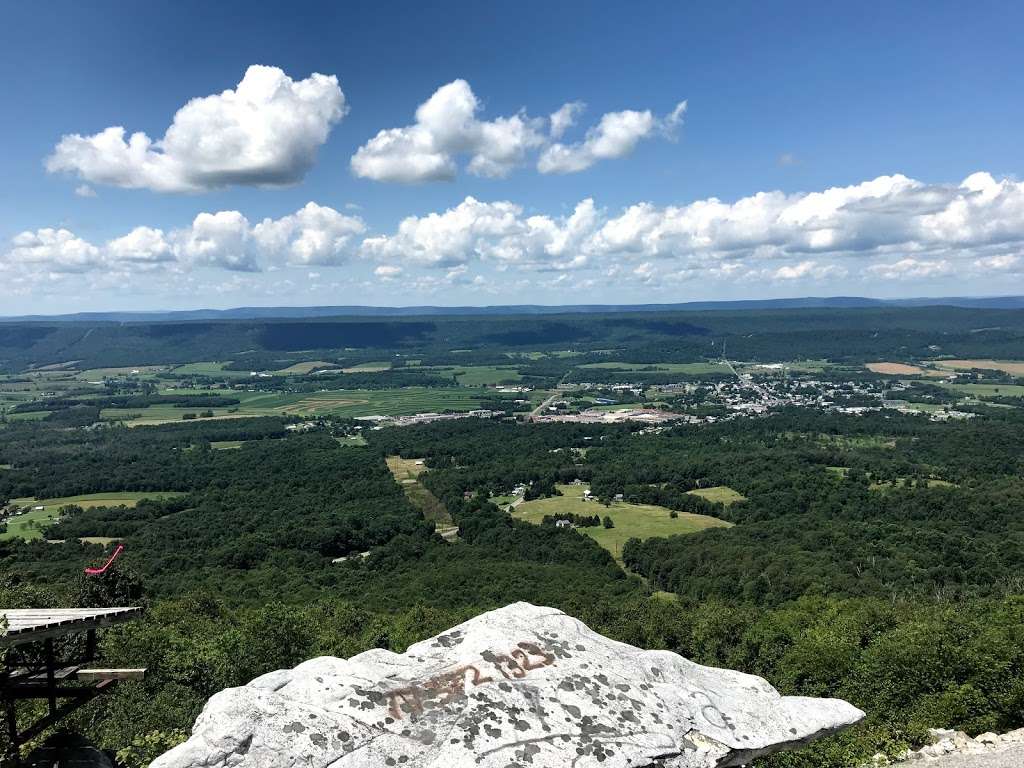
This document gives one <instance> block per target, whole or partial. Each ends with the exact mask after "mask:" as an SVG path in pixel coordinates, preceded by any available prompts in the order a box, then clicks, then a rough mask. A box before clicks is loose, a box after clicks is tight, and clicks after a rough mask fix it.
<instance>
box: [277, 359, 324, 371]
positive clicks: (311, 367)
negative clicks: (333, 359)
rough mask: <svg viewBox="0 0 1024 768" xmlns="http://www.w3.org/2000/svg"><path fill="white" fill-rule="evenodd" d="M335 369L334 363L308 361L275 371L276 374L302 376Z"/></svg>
mask: <svg viewBox="0 0 1024 768" xmlns="http://www.w3.org/2000/svg"><path fill="white" fill-rule="evenodd" d="M334 367H335V366H334V363H328V362H325V361H324V360H307V361H306V362H304V363H293V364H292V365H289V366H288V367H287V368H282V369H281V370H279V371H275V373H285V374H287V373H301V374H304V373H309V372H310V371H315V370H316V369H317V368H334Z"/></svg>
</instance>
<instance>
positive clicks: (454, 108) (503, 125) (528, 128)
mask: <svg viewBox="0 0 1024 768" xmlns="http://www.w3.org/2000/svg"><path fill="white" fill-rule="evenodd" d="M479 111H480V102H479V101H478V100H477V98H476V95H475V94H474V93H473V89H472V88H470V87H469V83H467V82H466V81H465V80H455V81H453V82H451V83H448V84H447V85H443V86H441V87H440V88H438V89H437V90H436V91H435V92H434V95H433V96H431V97H430V98H429V99H427V101H425V102H424V103H423V104H421V105H420V106H419V108H418V109H417V110H416V122H415V124H413V125H409V126H406V127H404V128H391V129H388V130H383V131H381V132H380V133H378V134H377V135H376V136H375V137H373V138H372V139H370V141H368V142H367V143H366V144H364V145H363V146H362V147H360V148H359V149H358V150H357V151H356V153H355V155H353V156H352V171H353V172H354V173H355V174H356V175H357V176H362V177H364V178H369V179H374V180H376V181H395V182H401V183H405V184H411V183H417V182H424V181H446V180H450V179H453V178H455V174H456V170H457V168H456V157H457V156H459V155H467V156H469V166H468V167H469V171H470V173H474V174H476V175H478V176H504V175H506V174H508V173H509V171H511V170H512V169H513V168H514V167H515V166H516V165H519V164H520V163H521V162H522V161H523V158H524V157H525V155H526V152H527V151H528V150H530V149H533V148H535V147H537V146H540V144H541V143H543V137H542V135H541V133H540V128H541V121H539V120H534V119H530V118H528V117H526V116H525V115H512V116H510V117H498V118H496V119H494V120H490V121H488V120H480V119H478V117H477V112H479Z"/></svg>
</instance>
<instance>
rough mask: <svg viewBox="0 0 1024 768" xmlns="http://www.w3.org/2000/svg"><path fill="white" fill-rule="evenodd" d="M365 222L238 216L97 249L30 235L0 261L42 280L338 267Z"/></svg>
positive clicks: (306, 212) (209, 217)
mask: <svg viewBox="0 0 1024 768" xmlns="http://www.w3.org/2000/svg"><path fill="white" fill-rule="evenodd" d="M365 230H366V225H365V223H363V220H362V219H360V218H358V217H355V216H345V215H343V214H341V213H339V212H338V211H336V210H334V209H333V208H329V207H327V206H322V205H317V204H316V203H313V202H310V203H307V204H306V205H305V206H304V207H303V208H300V209H299V210H298V211H296V212H295V213H293V214H290V215H288V216H283V217H281V218H280V219H271V218H266V219H263V221H261V222H259V223H258V224H256V225H255V226H253V225H252V224H250V222H249V220H248V219H247V218H246V217H245V216H244V215H242V213H240V212H239V211H217V212H216V213H207V212H203V213H200V214H198V215H197V216H196V217H195V218H194V219H193V221H192V223H191V224H190V225H188V226H185V227H181V228H178V229H174V230H171V231H170V232H164V231H163V230H162V229H156V228H153V227H146V226H140V227H135V228H134V229H133V230H131V231H130V232H128V233H127V234H125V235H122V236H121V237H116V238H113V239H111V240H108V241H107V242H106V243H104V244H103V245H95V244H93V243H90V242H88V241H87V240H85V239H83V238H81V237H79V236H77V235H75V234H74V233H73V232H71V231H69V230H67V229H39V230H36V231H34V232H33V231H26V232H22V233H21V234H19V235H17V236H16V237H14V238H13V240H12V241H11V246H10V248H9V249H8V250H7V251H6V253H3V254H2V255H0V268H3V267H6V268H19V269H21V270H22V271H29V272H31V271H35V272H37V273H42V272H51V273H57V274H70V273H76V272H110V271H124V272H133V271H146V270H153V269H159V268H162V267H163V268H172V269H175V270H178V271H181V270H188V269H192V268H197V267H210V268H215V269H224V270H228V271H232V272H260V271H263V270H264V269H266V268H268V267H271V266H280V265H284V264H288V265H292V266H309V265H313V264H324V265H337V264H341V263H342V262H344V261H345V259H347V258H348V257H349V256H351V255H352V254H353V253H355V251H356V249H357V248H358V246H359V235H361V234H362V233H363V232H365Z"/></svg>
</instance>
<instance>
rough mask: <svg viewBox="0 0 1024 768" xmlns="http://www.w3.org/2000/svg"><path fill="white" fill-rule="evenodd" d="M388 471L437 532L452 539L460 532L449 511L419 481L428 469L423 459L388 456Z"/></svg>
mask: <svg viewBox="0 0 1024 768" xmlns="http://www.w3.org/2000/svg"><path fill="white" fill-rule="evenodd" d="M386 461H387V464H388V469H390V470H391V474H392V475H394V477H395V480H396V481H397V482H398V484H399V485H401V486H402V490H403V491H405V496H406V498H407V499H409V501H410V503H412V505H413V506H414V507H416V508H417V509H418V510H420V512H422V513H423V519H424V520H432V521H433V522H434V524H435V526H436V528H437V532H438V533H440V534H441V535H442V536H444V537H445V538H451V537H452V536H454V535H455V533H457V532H458V529H457V528H456V527H455V524H454V523H453V522H452V517H451V515H449V514H448V509H447V508H446V507H445V505H444V504H443V503H442V502H441V500H440V499H439V498H437V496H435V495H434V494H432V493H431V492H430V491H429V490H428V489H427V488H426V486H424V485H423V484H422V483H421V482H420V481H419V476H420V475H421V474H423V472H424V471H425V470H426V467H425V466H424V464H423V460H422V459H403V458H402V457H401V456H388V457H387V459H386Z"/></svg>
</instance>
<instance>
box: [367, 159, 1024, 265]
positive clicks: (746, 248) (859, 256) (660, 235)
mask: <svg viewBox="0 0 1024 768" xmlns="http://www.w3.org/2000/svg"><path fill="white" fill-rule="evenodd" d="M362 250H363V253H364V254H365V255H367V256H369V257H372V258H376V259H378V260H380V261H385V262H389V263H401V262H408V263H411V264H417V265H426V266H437V267H450V266H451V265H453V264H468V263H470V262H473V261H480V262H492V263H495V264H499V265H504V266H508V265H516V266H522V267H527V268H530V269H559V270H564V269H569V268H578V267H586V266H600V265H602V264H604V265H615V264H619V263H622V262H624V261H625V262H629V261H633V262H634V263H635V264H638V265H639V267H643V269H641V270H640V273H642V276H643V277H644V278H645V279H650V278H651V277H652V276H653V275H655V274H656V273H657V271H656V269H655V267H656V265H660V266H658V269H660V270H661V273H663V274H669V273H675V274H679V273H686V274H689V275H691V276H695V275H698V274H705V275H708V276H711V277H715V278H725V277H739V276H742V275H749V276H751V277H752V278H758V279H760V278H765V279H771V280H788V281H794V280H825V279H829V278H838V277H841V276H843V275H845V274H848V273H852V274H861V275H863V276H865V277H868V278H877V279H884V280H894V279H918V278H919V279H928V278H937V277H943V276H946V275H950V274H952V273H953V272H954V271H956V270H960V271H968V272H972V273H974V274H981V273H983V272H995V271H1002V272H1013V271H1014V270H1016V269H1018V267H1019V266H1020V265H1021V263H1022V261H1024V259H1021V254H1022V253H1024V183H1021V182H1016V181H1013V180H1010V179H1003V180H998V181H997V180H996V179H994V178H992V176H990V175H989V174H986V173H980V174H973V175H972V176H970V177H968V178H967V179H965V180H964V181H963V182H961V183H960V184H925V183H923V182H920V181H915V180H913V179H909V178H907V177H905V176H900V175H894V176H881V177H878V178H876V179H873V180H870V181H866V182H863V183H860V184H854V185H850V186H846V187H834V188H831V189H827V190H824V191H821V192H812V193H800V194H790V195H787V194H784V193H782V192H761V193H758V194H755V195H751V196H750V197H745V198H741V199H739V200H737V201H735V202H732V203H728V202H723V201H721V200H718V199H716V198H708V199H704V200H698V201H695V202H693V203H690V204H688V205H683V206H657V205H654V204H652V203H638V204H635V205H632V206H629V207H628V208H626V209H625V210H623V211H621V212H620V213H618V214H617V215H612V216H609V215H607V214H605V213H604V212H603V211H600V210H598V209H597V208H596V207H595V206H594V203H593V201H591V200H585V201H583V202H582V203H580V205H579V206H577V208H576V210H575V212H574V213H573V214H572V215H571V216H564V217H552V216H544V215H535V216H527V215H525V214H524V212H523V209H522V208H521V206H518V205H516V204H515V203H512V202H509V201H499V202H489V203H488V202H481V201H478V200H475V199H473V198H466V200H464V201H463V202H462V203H460V204H459V205H458V206H456V207H454V208H451V209H449V210H447V211H444V212H441V213H431V214H427V215H424V216H412V217H408V218H406V219H404V220H403V221H402V222H401V223H400V224H399V226H398V228H397V230H396V231H395V232H394V233H392V234H390V235H387V234H385V235H378V236H374V237H370V238H367V239H366V240H365V241H364V242H363V249H362ZM645 265H646V266H645ZM634 273H635V274H637V276H640V273H636V272H635V270H634Z"/></svg>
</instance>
